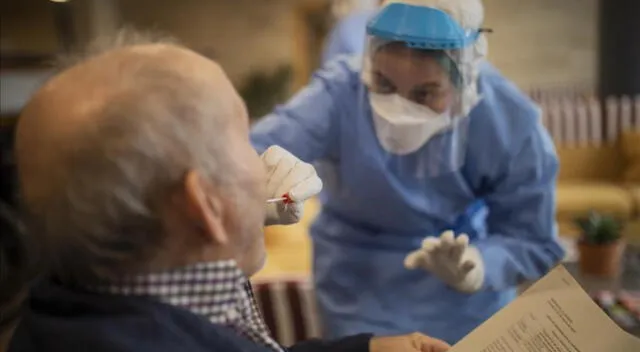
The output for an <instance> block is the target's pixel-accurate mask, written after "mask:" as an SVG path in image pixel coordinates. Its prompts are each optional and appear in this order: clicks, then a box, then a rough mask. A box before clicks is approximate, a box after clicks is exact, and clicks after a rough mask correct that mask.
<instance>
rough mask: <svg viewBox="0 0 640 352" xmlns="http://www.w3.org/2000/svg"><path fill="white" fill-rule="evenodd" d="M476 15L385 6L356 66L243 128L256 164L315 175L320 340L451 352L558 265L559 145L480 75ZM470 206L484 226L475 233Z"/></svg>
mask: <svg viewBox="0 0 640 352" xmlns="http://www.w3.org/2000/svg"><path fill="white" fill-rule="evenodd" d="M483 13H484V9H483V6H482V2H481V1H480V0H450V1H437V0H412V1H408V0H407V1H386V2H384V3H383V6H382V7H381V9H380V10H379V11H378V12H377V13H376V14H375V15H374V16H373V17H372V19H371V20H370V22H369V24H368V26H367V33H368V34H367V37H368V40H367V47H366V49H365V54H364V57H363V59H355V58H353V59H347V58H340V59H337V60H334V61H332V62H331V63H330V64H328V65H327V66H326V67H325V68H323V69H322V70H320V71H318V72H317V73H316V74H315V76H314V78H313V80H312V81H311V83H310V84H309V85H308V86H307V87H306V88H304V89H303V90H302V91H300V92H299V93H298V94H297V95H296V96H295V97H294V98H293V99H291V101H289V102H288V103H287V104H286V105H284V106H283V107H280V108H278V109H277V110H276V111H275V112H274V113H272V114H271V115H269V116H267V117H266V118H264V119H263V120H262V121H260V122H259V123H257V124H256V125H255V127H254V128H253V131H252V142H253V144H254V146H255V147H256V149H258V151H259V152H262V151H263V150H265V149H266V148H267V147H268V146H271V145H273V144H276V145H279V146H281V147H283V148H285V149H287V150H289V151H290V152H292V153H293V154H295V155H296V156H298V157H299V158H300V159H302V160H304V161H306V162H321V163H322V164H323V165H322V171H323V173H324V174H323V175H321V176H322V177H323V181H324V184H325V187H324V189H323V192H322V194H321V201H322V211H321V213H320V215H319V217H318V219H317V220H316V222H315V223H314V224H313V226H312V228H311V235H312V238H313V245H314V265H313V277H314V280H315V287H316V290H317V297H318V302H319V305H320V309H321V313H322V316H323V318H324V323H325V332H326V333H327V334H328V335H330V336H345V335H349V334H355V333H359V332H372V333H376V334H400V333H405V332H411V331H416V330H418V331H422V332H425V333H427V334H430V335H432V336H435V337H438V338H442V339H444V340H446V341H448V342H449V343H455V342H456V341H458V340H459V339H461V338H462V337H464V336H465V335H466V334H467V333H469V332H470V331H471V330H472V329H474V328H475V327H476V326H478V325H479V324H481V323H482V322H483V321H485V320H486V319H487V318H489V317H490V316H491V315H493V314H494V313H495V312H497V311H498V310H500V309H501V308H502V307H503V306H505V305H506V304H507V303H508V302H509V301H511V300H512V299H513V298H514V297H515V295H516V286H517V285H518V284H519V283H522V282H523V281H526V280H535V279H537V278H539V277H540V276H542V275H544V274H545V273H546V272H547V271H548V270H549V269H550V268H551V267H552V266H554V265H555V264H556V263H558V262H559V261H560V259H561V258H562V256H563V250H562V247H561V246H560V245H559V243H558V241H557V235H556V226H555V221H554V213H555V205H554V204H555V189H554V188H555V180H556V175H557V171H558V160H557V157H556V153H555V150H554V146H553V143H552V141H551V140H550V138H549V136H548V134H547V132H546V131H545V130H544V127H543V126H542V124H541V123H540V110H539V108H538V107H536V106H535V105H534V104H533V103H532V102H531V101H530V100H529V99H528V98H527V97H526V96H525V95H524V94H523V93H521V92H520V91H519V90H518V89H517V88H516V87H515V86H514V85H513V84H512V83H511V82H510V81H508V80H507V79H506V78H504V77H503V76H502V75H501V74H500V73H499V72H498V71H497V70H496V69H495V68H494V67H492V66H491V65H490V64H488V63H487V62H485V55H486V52H487V45H486V39H485V37H484V33H483V32H484V31H483V29H482V25H483V17H484V16H483ZM479 199H482V200H483V201H484V203H485V204H486V206H487V208H488V215H487V216H486V219H485V221H483V222H482V223H472V222H471V220H470V218H468V217H464V214H465V213H466V212H467V211H468V208H469V207H470V206H471V205H472V204H474V203H475V202H477V201H478V200H479ZM448 230H452V231H448ZM462 232H465V233H468V236H467V235H466V234H462ZM411 269H414V270H411ZM415 269H418V270H415Z"/></svg>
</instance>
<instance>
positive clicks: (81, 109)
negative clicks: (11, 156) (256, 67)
mask: <svg viewBox="0 0 640 352" xmlns="http://www.w3.org/2000/svg"><path fill="white" fill-rule="evenodd" d="M141 71H144V72H145V74H146V75H149V74H154V73H157V75H162V74H163V73H164V74H166V73H167V72H170V73H171V74H170V75H168V76H169V77H171V80H172V81H169V82H167V84H169V85H171V88H172V89H175V91H176V97H179V96H180V95H179V94H178V93H179V92H181V91H185V92H194V91H197V92H207V93H208V94H209V96H207V94H204V93H203V94H199V97H200V96H202V99H208V98H209V99H213V98H215V100H216V102H217V103H219V104H218V105H220V104H222V105H228V106H226V107H225V106H217V108H220V109H225V108H227V109H230V110H236V109H244V106H243V105H242V102H241V100H240V98H239V97H238V95H237V93H236V92H235V90H234V89H233V87H232V85H231V83H230V82H229V79H228V78H227V77H226V75H225V74H224V72H223V71H222V69H221V68H220V67H219V65H218V64H216V63H215V62H213V61H211V60H209V59H207V58H205V57H202V56H200V55H198V54H196V53H194V52H192V51H190V50H187V49H183V48H180V47H177V46H172V45H166V44H153V45H140V46H130V47H124V48H120V49H115V50H112V51H109V52H106V53H104V54H102V55H99V56H96V57H94V58H90V59H88V60H86V61H84V62H82V63H80V64H78V65H76V66H74V67H72V68H70V69H68V70H66V71H64V72H62V73H60V74H59V75H57V76H56V77H54V78H52V79H51V80H50V81H49V82H48V83H47V84H46V85H44V86H43V87H42V88H41V89H40V90H39V91H38V92H37V93H36V94H35V95H34V97H33V98H32V99H31V101H30V102H29V103H28V105H27V106H26V108H25V110H24V111H23V113H22V115H21V116H20V119H19V122H18V127H17V133H16V157H17V163H18V168H19V174H20V180H21V185H22V191H23V195H24V197H25V200H26V201H27V203H28V202H29V201H30V200H35V199H40V200H42V199H41V198H44V199H47V198H48V196H49V195H50V194H51V193H52V192H53V190H54V189H55V188H56V186H62V185H63V184H64V180H65V178H66V175H67V173H68V172H71V170H72V168H69V166H70V165H68V160H69V157H70V156H71V155H72V154H73V152H74V150H76V149H77V148H79V146H78V145H77V144H76V143H75V142H76V141H79V140H82V138H79V137H82V135H84V134H85V133H88V132H90V131H92V128H95V126H96V125H97V124H99V122H100V119H103V118H106V117H105V114H103V113H102V112H103V111H104V109H105V108H106V107H108V106H109V104H111V103H112V102H113V101H114V100H115V101H117V98H118V97H120V96H123V95H132V94H134V95H135V96H141V95H145V94H147V93H148V94H151V93H152V92H145V91H144V89H148V87H149V86H150V85H145V84H140V83H141V82H140V81H139V80H140V79H144V78H140V76H141V75H140V74H139V73H140V72H141ZM192 99H193V97H192ZM203 103H206V102H203ZM209 103H210V102H209ZM212 115H216V114H212ZM217 115H220V114H217ZM225 116H227V115H226V114H225ZM138 117H139V116H132V118H138ZM146 118H150V117H146ZM175 118H180V116H175ZM58 190H60V189H58Z"/></svg>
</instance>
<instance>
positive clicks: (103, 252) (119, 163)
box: [23, 30, 234, 282]
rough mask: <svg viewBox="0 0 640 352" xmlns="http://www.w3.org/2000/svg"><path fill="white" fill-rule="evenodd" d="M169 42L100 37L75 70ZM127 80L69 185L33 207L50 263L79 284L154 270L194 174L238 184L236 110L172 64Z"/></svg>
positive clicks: (87, 135)
mask: <svg viewBox="0 0 640 352" xmlns="http://www.w3.org/2000/svg"><path fill="white" fill-rule="evenodd" d="M168 42H171V41H167V40H166V39H163V38H160V39H158V38H157V37H148V36H144V35H142V34H140V33H138V32H134V31H131V30H126V31H124V32H119V33H118V34H117V35H116V36H115V37H113V38H112V39H111V40H106V39H104V38H103V39H100V40H99V42H98V45H92V46H90V51H89V53H90V54H89V56H77V57H75V59H74V61H73V62H76V63H80V62H84V61H87V60H90V59H91V58H92V57H94V56H96V55H100V54H101V53H105V52H108V51H111V50H115V49H119V48H124V47H127V46H131V45H143V44H157V43H162V44H166V43H168ZM119 74H120V75H122V77H118V78H117V79H118V80H122V81H124V82H128V84H125V85H124V86H125V88H122V89H119V91H118V92H117V93H115V94H114V95H113V96H111V97H110V98H109V100H108V104H107V105H106V106H105V107H104V108H103V109H102V110H101V111H99V112H98V114H99V115H100V116H97V118H96V119H95V120H96V122H95V124H94V125H93V126H90V127H88V128H87V129H86V131H84V133H83V134H82V135H78V136H74V140H73V141H69V144H70V145H72V146H73V148H74V151H73V153H66V154H67V155H63V156H62V157H61V159H62V160H63V162H62V164H61V165H58V166H57V167H64V168H67V171H66V174H67V175H66V176H67V177H66V178H65V181H64V182H63V183H62V184H58V185H56V184H54V185H53V186H52V187H53V188H54V189H52V190H50V193H51V194H50V195H48V196H47V197H46V200H45V201H41V200H37V199H25V205H26V207H27V210H28V212H29V213H30V214H31V216H30V219H29V220H30V224H31V225H34V226H33V229H32V231H35V233H34V235H37V236H38V237H39V239H40V240H41V241H43V242H44V243H43V247H46V248H45V250H43V252H45V253H46V255H47V260H48V263H47V264H48V265H50V266H51V268H50V269H51V270H52V271H53V273H54V274H55V275H56V276H58V277H60V278H61V279H64V280H68V281H72V282H78V281H81V282H86V281H87V280H93V279H97V278H110V277H114V276H115V277H117V276H120V275H122V273H123V272H127V271H129V270H132V269H133V268H136V267H138V266H141V265H145V262H146V261H148V260H149V259H150V257H151V256H153V255H154V253H156V252H157V250H158V249H159V248H160V247H161V246H162V245H163V244H164V239H165V236H166V234H165V233H164V229H163V226H162V225H163V223H162V220H161V218H160V214H159V206H160V204H159V202H161V201H163V200H164V199H165V198H163V197H164V196H165V195H166V194H167V193H168V192H170V190H171V189H172V188H173V187H176V186H179V185H180V184H181V182H182V179H183V177H184V175H185V173H186V172H187V171H188V170H190V169H195V170H198V171H199V172H201V174H203V175H204V177H207V178H209V180H210V181H212V182H215V183H217V184H221V185H228V186H232V185H233V183H234V179H233V175H234V172H233V166H234V163H233V162H232V160H229V159H230V157H231V156H230V155H229V154H230V153H229V152H228V150H226V148H225V146H226V145H227V142H226V140H227V135H228V134H227V133H226V128H227V123H228V121H230V117H229V115H230V114H233V113H234V111H233V108H232V106H231V105H232V104H231V103H230V102H228V101H223V99H221V98H218V97H216V94H215V92H213V94H212V92H204V91H203V89H202V87H201V86H199V85H197V84H196V85H194V84H192V83H193V82H191V81H190V79H189V77H186V76H185V75H183V74H181V73H179V72H175V70H173V68H171V67H166V65H164V64H153V63H151V64H148V65H147V64H145V65H131V67H123V68H121V69H120V71H119ZM86 125H88V124H86ZM63 153H65V152H63ZM23 157H25V158H28V156H23ZM40 181H42V182H46V180H42V179H41V180H40ZM134 270H135V269H134Z"/></svg>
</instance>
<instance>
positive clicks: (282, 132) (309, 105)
mask: <svg viewBox="0 0 640 352" xmlns="http://www.w3.org/2000/svg"><path fill="white" fill-rule="evenodd" d="M340 64H341V63H339V62H334V63H332V64H331V65H329V67H327V68H326V69H323V70H321V71H319V72H318V73H316V74H315V75H314V77H313V78H312V81H311V83H310V84H309V85H308V86H307V87H305V88H304V89H302V90H301V91H300V92H299V93H297V94H296V95H295V96H294V97H293V98H292V99H291V100H289V102H287V103H286V104H285V105H284V106H279V107H277V108H276V109H275V111H274V112H273V113H271V114H269V115H267V116H265V117H264V118H262V119H261V120H260V121H258V122H257V123H256V124H255V125H254V126H253V127H252V129H251V136H250V137H251V143H252V144H253V147H254V148H255V149H256V150H257V152H258V153H262V152H264V151H265V150H266V149H267V148H268V147H270V146H272V145H279V146H280V147H282V148H284V149H286V150H288V151H289V152H291V153H292V154H293V155H295V156H297V157H298V158H300V159H301V160H303V161H305V162H309V163H310V162H313V161H315V160H318V159H320V158H322V157H324V156H325V155H326V154H327V151H328V148H329V146H333V145H335V141H337V140H338V133H339V131H338V126H337V123H336V122H337V121H338V116H337V115H338V108H337V105H338V102H339V100H338V98H337V97H340V96H341V95H340V94H341V92H342V91H344V88H345V87H346V86H348V84H345V83H346V82H347V80H348V79H349V77H348V72H347V70H346V69H345V68H343V67H341V65H340ZM343 96H344V95H343ZM353 103H354V104H355V103H356V102H353Z"/></svg>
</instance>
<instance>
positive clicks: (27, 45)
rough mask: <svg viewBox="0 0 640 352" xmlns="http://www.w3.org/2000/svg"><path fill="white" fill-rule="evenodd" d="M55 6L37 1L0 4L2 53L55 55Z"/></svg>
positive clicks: (23, 0) (0, 46) (0, 44)
mask: <svg viewBox="0 0 640 352" xmlns="http://www.w3.org/2000/svg"><path fill="white" fill-rule="evenodd" d="M52 5H53V4H51V3H49V2H48V1H44V0H43V1H38V0H2V1H0V16H1V19H0V49H1V50H2V51H14V52H30V53H45V54H47V53H52V52H55V51H56V50H57V49H58V37H57V36H56V33H55V30H54V22H53V11H52Z"/></svg>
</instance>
